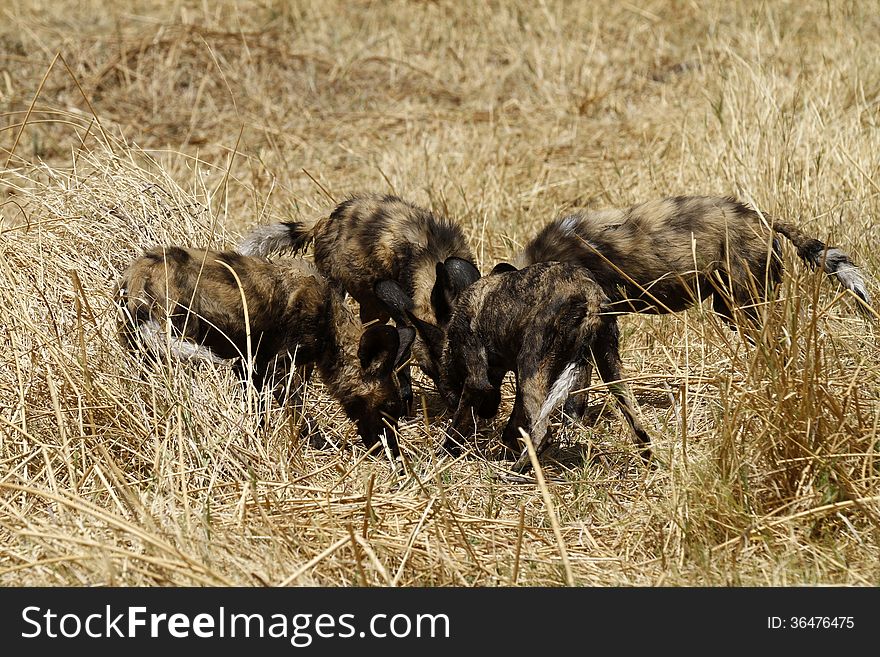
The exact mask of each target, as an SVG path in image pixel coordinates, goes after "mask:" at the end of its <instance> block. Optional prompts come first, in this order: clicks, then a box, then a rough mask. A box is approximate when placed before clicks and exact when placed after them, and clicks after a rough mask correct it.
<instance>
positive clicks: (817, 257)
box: [773, 222, 876, 315]
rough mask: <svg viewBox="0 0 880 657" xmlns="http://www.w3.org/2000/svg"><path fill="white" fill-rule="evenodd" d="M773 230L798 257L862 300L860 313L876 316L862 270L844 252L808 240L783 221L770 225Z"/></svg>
mask: <svg viewBox="0 0 880 657" xmlns="http://www.w3.org/2000/svg"><path fill="white" fill-rule="evenodd" d="M773 230H775V231H776V232H777V233H779V234H780V235H782V236H783V237H785V238H786V239H788V240H789V241H790V242H791V243H792V244H793V245H794V246H795V248H796V249H797V253H798V256H800V258H801V259H802V260H803V261H804V262H806V263H807V264H808V265H810V266H811V267H813V268H816V267H819V266H821V267H822V268H823V269H824V271H825V273H826V274H828V275H829V276H834V277H835V278H837V280H838V281H840V284H841V285H843V287H845V288H846V289H847V290H849V291H850V292H852V293H853V294H854V295H855V296H856V298H857V299H859V301H861V303H860V304H858V306H859V310H860V311H861V312H863V313H866V314H870V315H876V313H874V312H873V309H872V308H871V295H870V294H868V288H867V286H866V285H865V279H864V278H862V272H861V270H860V269H859V268H858V267H857V266H856V265H855V264H854V263H853V262H852V260H850V259H849V256H848V255H846V254H845V253H844V252H843V251H841V250H840V249H838V248H836V247H828V246H826V245H825V244H824V243H823V242H820V241H819V240H817V239H815V238H812V237H808V236H807V235H806V234H805V233H804V232H803V231H802V230H800V229H799V228H798V227H797V226H794V225H792V224H788V223H784V222H776V223H774V224H773Z"/></svg>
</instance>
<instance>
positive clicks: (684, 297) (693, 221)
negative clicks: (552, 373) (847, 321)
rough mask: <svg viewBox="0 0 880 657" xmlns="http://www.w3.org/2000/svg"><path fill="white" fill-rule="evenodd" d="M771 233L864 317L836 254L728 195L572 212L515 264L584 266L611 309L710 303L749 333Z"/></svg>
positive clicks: (773, 252) (578, 405)
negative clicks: (850, 298) (847, 294)
mask: <svg viewBox="0 0 880 657" xmlns="http://www.w3.org/2000/svg"><path fill="white" fill-rule="evenodd" d="M777 234H779V235H782V236H783V237H785V238H787V239H788V240H789V241H791V242H792V244H793V245H794V246H795V248H796V249H797V253H798V255H799V256H800V257H801V259H803V260H804V261H805V262H806V263H808V264H809V265H810V266H812V267H821V268H822V269H823V270H824V271H825V272H826V273H827V274H829V275H833V276H835V277H836V278H837V280H838V281H839V282H840V283H841V284H842V285H843V287H845V288H846V289H847V290H850V291H851V292H852V293H853V294H854V295H855V297H856V299H857V302H858V304H859V309H860V310H862V311H866V312H872V311H871V310H870V303H871V300H870V296H869V294H868V290H867V288H866V286H865V282H864V280H863V279H862V275H861V273H860V272H859V269H858V268H857V267H856V266H855V265H854V264H853V263H852V261H851V260H850V259H849V257H848V256H847V255H846V254H845V253H843V252H842V251H841V250H840V249H838V248H833V247H831V248H829V247H827V246H826V245H825V244H823V243H822V242H820V241H819V240H817V239H813V238H810V237H807V236H806V235H805V234H804V233H803V232H802V231H801V230H800V229H799V228H797V227H796V226H794V225H792V224H790V223H785V222H781V221H774V220H772V219H770V218H768V217H766V216H764V217H762V216H761V215H760V214H759V213H758V212H756V211H755V210H754V209H752V208H750V207H749V206H748V205H746V204H745V203H742V202H740V201H737V200H736V199H733V198H723V197H714V196H676V197H672V198H665V199H661V200H654V201H648V202H646V203H640V204H638V205H634V206H632V207H629V208H625V209H609V210H599V211H592V212H590V211H580V212H575V213H573V214H569V215H566V216H562V217H559V218H557V219H555V220H554V221H552V222H550V223H549V224H547V225H546V226H544V228H543V229H542V230H541V231H540V232H539V233H538V234H537V235H536V236H535V237H534V238H533V239H532V240H531V241H530V242H529V243H528V244H527V245H526V246H525V248H524V249H523V251H522V253H521V254H520V255H519V257H518V258H517V259H516V260H515V262H516V264H517V265H518V266H526V265H530V264H533V263H536V262H545V261H561V262H570V263H575V264H578V265H581V266H583V267H586V268H587V269H589V270H590V271H591V272H592V273H593V277H594V278H595V279H596V281H597V282H598V283H599V285H600V286H601V287H602V289H603V290H604V291H605V294H607V295H608V297H609V298H610V299H611V301H612V306H611V309H612V310H613V311H614V312H618V313H627V312H638V313H658V314H663V313H671V312H678V311H681V310H685V309H686V308H688V307H690V306H692V305H693V304H695V303H697V302H699V301H702V300H704V299H706V298H708V297H710V296H711V297H712V306H713V308H714V309H715V311H716V312H717V313H718V314H720V315H721V316H722V317H723V318H724V319H725V320H726V321H727V323H728V324H729V325H730V326H731V327H733V328H736V326H737V325H736V321H737V319H736V318H737V317H739V318H740V319H745V320H746V322H747V323H749V324H751V325H752V326H758V325H759V323H760V313H759V307H760V305H761V304H762V303H764V302H766V301H767V300H768V296H769V292H770V290H771V289H772V288H773V286H775V285H776V284H777V283H779V281H780V280H781V278H782V270H783V266H782V258H781V248H780V243H779V239H778V237H777ZM735 309H737V310H739V311H741V314H740V315H736V314H735V312H734V311H735ZM581 376H582V378H581V380H580V381H579V382H578V384H577V386H576V387H577V388H578V389H580V388H586V387H588V386H589V371H584V372H582V375H581ZM585 409H586V396H585V395H584V396H582V397H581V398H580V399H571V400H569V401H568V402H567V404H566V412H567V414H569V415H570V416H573V417H579V416H581V415H583V413H584V410H585Z"/></svg>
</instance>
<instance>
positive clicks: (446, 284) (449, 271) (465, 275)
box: [431, 256, 480, 326]
mask: <svg viewBox="0 0 880 657" xmlns="http://www.w3.org/2000/svg"><path fill="white" fill-rule="evenodd" d="M436 273H437V280H436V282H435V283H434V289H433V290H431V305H432V306H433V307H434V314H435V315H436V317H437V323H438V324H440V325H441V326H442V325H443V324H446V323H447V322H448V321H449V318H450V317H451V316H452V306H453V305H454V304H455V300H456V299H458V295H460V294H461V293H462V292H463V291H464V289H465V288H466V287H467V286H468V285H470V284H471V283H474V282H475V281H477V280H479V278H480V270H479V269H477V268H476V267H474V266H473V265H472V264H471V263H469V262H468V261H467V260H463V259H462V258H456V257H454V256H453V257H450V258H446V261H445V262H443V263H440V262H438V263H437V266H436Z"/></svg>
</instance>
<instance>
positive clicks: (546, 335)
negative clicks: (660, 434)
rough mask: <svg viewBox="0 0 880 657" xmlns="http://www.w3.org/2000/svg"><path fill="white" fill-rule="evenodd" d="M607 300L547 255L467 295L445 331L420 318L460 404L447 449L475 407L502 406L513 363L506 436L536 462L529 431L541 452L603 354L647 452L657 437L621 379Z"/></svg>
mask: <svg viewBox="0 0 880 657" xmlns="http://www.w3.org/2000/svg"><path fill="white" fill-rule="evenodd" d="M607 304H608V298H607V296H606V295H605V293H604V292H602V289H601V288H600V287H599V285H598V284H597V283H596V282H595V280H593V278H592V276H591V275H590V272H589V271H587V270H586V269H584V268H582V267H578V266H576V265H571V264H564V263H541V264H536V265H533V266H531V267H527V268H525V269H523V270H520V271H516V270H513V268H512V267H510V266H509V265H507V266H501V267H496V269H495V270H493V273H492V274H491V275H490V276H487V277H485V278H482V279H481V280H479V281H477V282H476V283H474V284H473V285H471V286H470V287H468V288H467V289H466V290H465V291H464V292H463V293H462V294H461V296H460V297H459V299H458V303H457V304H456V306H455V309H454V311H453V313H452V318H451V320H450V322H449V325H448V326H447V327H446V330H445V331H441V330H440V329H439V328H437V327H435V326H432V325H430V324H427V323H425V322H421V321H418V320H415V325H416V329H417V330H418V331H419V332H420V333H421V334H422V337H423V338H424V339H425V340H426V342H427V343H428V345H429V346H430V347H431V348H432V349H433V350H434V351H435V355H434V359H435V360H437V359H439V361H440V371H439V380H440V392H441V394H442V395H443V397H444V399H445V401H446V403H447V404H448V405H449V407H450V408H452V409H455V413H454V415H453V419H452V423H451V427H450V434H449V436H448V437H447V440H446V442H445V445H444V446H445V447H446V449H448V450H450V451H456V450H457V443H456V441H457V439H458V436H459V435H469V434H471V433H472V430H473V425H472V423H471V418H472V412H473V411H476V413H477V415H478V416H480V417H483V418H489V417H492V416H494V415H495V414H496V413H497V412H498V406H499V403H500V400H501V391H500V387H501V382H502V379H503V378H504V375H505V374H506V373H507V372H509V371H513V372H514V374H515V376H516V401H515V403H514V408H513V411H512V413H511V415H510V419H509V420H508V422H507V426H506V427H505V428H504V431H503V433H502V436H501V439H502V441H503V443H504V444H505V446H507V448H508V449H509V450H512V451H514V452H515V453H517V454H519V455H520V458H519V460H518V461H517V464H516V466H515V467H516V469H519V470H522V469H525V468H527V467H528V466H529V459H528V453H527V451H521V450H520V447H519V437H520V429H522V430H524V431H525V432H526V433H528V434H529V436H530V437H531V438H532V440H533V441H534V442H535V449H536V451H537V452H539V453H540V451H541V450H542V449H543V447H545V446H546V444H547V443H548V441H549V440H550V437H551V432H550V429H549V415H550V412H551V411H552V410H553V408H554V407H555V406H557V405H559V404H561V403H562V401H563V400H564V399H565V398H566V396H567V395H568V393H569V391H570V389H571V386H572V385H573V383H574V382H575V381H576V380H577V379H578V377H579V375H580V373H581V372H582V371H583V370H585V369H589V368H590V367H591V366H592V363H594V362H595V364H596V366H597V368H598V370H599V373H600V375H601V376H602V379H603V380H604V381H605V382H606V383H608V384H609V387H610V388H611V390H612V392H613V393H614V395H615V397H616V398H617V401H618V403H619V405H620V409H621V411H622V412H623V413H624V415H625V416H626V419H627V421H628V422H629V425H630V428H631V429H632V432H633V434H634V435H635V439H636V442H637V443H638V445H639V446H640V447H641V448H644V449H645V453H647V445H648V442H649V438H648V434H647V433H646V432H645V430H644V428H643V427H642V426H641V424H640V422H639V420H638V418H637V416H636V405H635V401H634V398H633V395H632V393H631V391H630V389H629V387H628V386H627V385H626V384H623V383H615V382H616V381H619V379H620V378H621V376H620V369H621V363H620V355H619V352H618V330H617V322H616V317H615V315H613V314H609V313H607V312H606V309H607V308H606V307H607ZM438 354H439V356H438Z"/></svg>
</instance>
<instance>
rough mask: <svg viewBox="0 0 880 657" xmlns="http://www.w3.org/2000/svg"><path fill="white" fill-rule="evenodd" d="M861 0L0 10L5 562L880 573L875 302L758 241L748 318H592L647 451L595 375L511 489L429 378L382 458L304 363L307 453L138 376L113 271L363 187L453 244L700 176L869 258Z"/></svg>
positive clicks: (872, 252) (200, 569)
mask: <svg viewBox="0 0 880 657" xmlns="http://www.w3.org/2000/svg"><path fill="white" fill-rule="evenodd" d="M123 5H124V6H123ZM877 9H878V8H877V5H876V3H870V2H868V3H826V2H797V3H795V2H791V3H789V2H771V3H757V2H756V3H751V2H737V3H728V2H717V3H713V2H709V3H699V6H698V3H692V2H684V1H680V2H679V1H673V0H670V1H664V2H660V1H654V2H645V3H639V5H638V6H636V4H635V3H619V2H611V1H608V2H605V1H601V2H583V3H561V2H553V1H552V0H548V1H546V2H543V1H542V2H536V3H533V2H525V1H523V2H511V3H459V2H452V1H451V0H450V1H439V2H392V3H372V2H354V3H348V2H346V3H342V2H340V3H336V2H313V3H307V2H298V3H287V2H280V1H278V2H273V1H272V0H263V1H260V2H240V3H229V2H220V3H200V2H191V1H189V0H183V1H179V2H166V3H155V2H150V3H147V2H139V1H137V0H131V1H130V2H127V3H112V4H108V3H105V2H102V1H99V0H91V2H88V1H87V2H58V1H56V0H51V1H50V0H29V1H28V2H21V3H16V4H15V5H14V6H12V7H6V6H4V7H3V8H0V17H2V19H0V112H2V118H0V158H2V159H0V163H5V168H4V170H3V171H2V174H0V176H2V177H0V221H2V223H0V230H2V237H0V266H2V285H0V296H2V298H0V306H2V309H0V331H2V336H3V340H4V343H5V344H6V345H8V346H7V347H6V348H5V349H4V350H3V353H2V356H0V372H2V376H0V489H2V493H0V583H2V584H5V585H93V584H113V585H119V584H126V585H190V584H195V585H199V584H217V585H224V584H243V585H263V584H295V585H303V584H321V585H346V586H349V585H351V586H357V585H389V584H390V585H400V586H411V585H431V586H445V585H466V586H493V585H507V584H519V585H538V586H545V585H547V586H555V585H562V584H565V583H566V581H567V580H568V579H569V578H571V579H572V580H573V581H574V582H575V583H576V584H577V585H661V584H662V585H674V586H686V585H710V586H719V585H758V586H770V585H792V584H813V583H821V584H852V585H872V586H876V585H878V584H880V565H878V564H880V558H878V557H880V453H878V433H877V427H878V424H880V399H878V390H880V350H878V347H877V337H876V333H875V329H874V327H873V326H871V325H868V324H867V323H865V322H864V321H863V320H862V319H860V318H859V317H858V316H857V314H856V313H855V311H854V306H853V304H852V303H851V302H850V301H849V300H848V299H845V298H838V290H837V289H836V287H835V285H832V284H831V283H829V282H828V281H826V280H824V278H823V277H822V276H821V275H816V274H812V273H809V272H804V271H803V269H802V268H801V267H800V265H799V264H798V263H797V262H796V261H795V260H796V259H795V258H794V257H793V256H792V254H791V253H790V252H788V253H787V259H788V263H787V264H788V265H789V267H788V275H787V277H786V283H785V285H784V286H782V289H780V290H779V300H778V302H777V303H776V304H774V306H773V308H772V309H771V311H770V318H769V320H768V325H767V331H766V334H765V335H764V336H763V338H762V339H761V340H759V343H758V345H757V346H756V347H750V346H748V345H747V344H745V343H744V342H743V340H742V338H741V336H739V335H737V334H736V333H732V332H731V331H729V330H728V329H727V328H726V327H725V326H723V324H722V323H721V322H719V320H718V319H717V318H716V317H714V316H713V315H712V314H711V313H710V312H708V311H707V310H702V311H701V310H700V309H695V310H693V311H690V312H688V313H683V314H680V315H676V316H671V317H653V318H652V317H628V318H626V319H624V320H623V321H622V322H621V323H622V327H623V332H624V340H623V348H624V359H625V364H626V367H627V370H628V372H629V373H630V375H631V376H632V377H633V378H634V379H636V385H637V394H638V396H639V397H640V400H641V402H642V407H643V409H644V415H645V419H646V421H647V424H648V427H649V430H650V431H651V432H652V434H653V435H654V436H655V437H656V445H657V449H656V452H657V454H658V461H659V463H658V466H657V467H656V468H653V469H645V468H643V467H641V466H640V465H639V463H638V460H637V459H636V458H635V456H634V454H633V453H632V452H631V451H630V449H629V447H628V444H627V442H628V439H627V433H626V429H625V424H624V423H623V421H622V419H621V418H620V417H619V416H618V415H617V413H616V411H613V410H610V407H609V410H608V412H604V411H605V409H604V404H605V403H606V398H607V395H606V394H605V393H604V392H602V391H600V390H597V392H596V393H594V394H593V396H592V401H593V403H594V404H595V405H596V409H595V410H596V412H595V413H594V414H593V415H594V418H593V419H594V421H593V422H591V423H590V424H589V426H585V427H582V428H578V429H577V430H570V431H568V432H567V433H566V435H564V436H562V435H560V437H559V438H560V440H559V444H558V448H557V449H555V450H554V451H553V452H552V453H551V454H550V455H549V458H547V459H545V460H544V461H543V479H544V482H543V483H542V485H540V486H539V485H538V482H536V481H535V480H534V479H529V480H526V481H523V482H521V483H511V482H510V481H509V480H506V479H505V478H504V476H503V475H504V473H505V469H506V467H507V466H509V465H510V464H509V463H507V462H503V461H498V460H495V459H493V458H492V448H493V446H494V442H493V440H492V437H493V434H492V428H490V430H488V431H487V432H486V434H485V435H484V436H483V437H482V438H481V440H480V441H479V444H478V446H477V448H475V450H474V453H472V454H468V455H466V456H465V457H464V458H461V459H458V460H451V459H449V458H448V457H447V458H444V459H438V457H436V456H435V455H434V447H435V446H436V445H437V444H438V442H439V438H440V432H441V430H442V428H443V426H444V421H445V419H446V416H444V415H443V414H442V412H441V410H440V408H439V405H438V400H437V398H436V396H435V395H434V394H433V392H432V390H431V389H430V388H429V387H428V386H425V387H424V388H423V389H422V390H421V391H422V392H423V393H424V414H423V416H422V417H420V418H418V419H416V420H413V421H412V422H410V423H409V424H408V425H406V426H405V427H404V428H403V430H402V444H403V446H404V455H405V458H406V464H407V475H406V476H403V477H398V476H397V475H396V474H395V473H394V471H393V470H392V468H390V467H389V464H388V462H387V461H386V460H384V459H382V458H374V457H372V456H368V455H365V454H364V451H363V449H362V448H361V446H360V443H359V441H358V439H357V436H356V433H355V430H354V427H353V426H352V425H351V424H350V423H349V422H348V421H346V420H345V419H344V415H343V414H342V412H341V409H339V407H338V406H337V405H336V404H335V403H334V402H333V401H332V400H330V398H329V397H327V396H326V394H325V393H324V391H323V389H322V387H321V385H320V383H319V382H316V383H315V384H314V385H313V386H312V389H311V390H310V391H308V393H307V395H306V399H307V403H309V404H310V405H311V406H313V407H314V408H315V409H317V414H318V416H319V417H320V418H321V419H322V420H323V423H324V425H325V426H326V427H327V433H328V434H329V436H330V437H331V438H332V441H333V443H334V444H333V445H332V446H331V447H330V448H329V449H327V450H316V449H313V448H310V447H308V446H307V445H304V444H303V443H302V441H300V440H299V439H298V437H297V436H296V435H295V433H292V432H291V427H290V426H289V423H288V422H287V420H286V416H285V414H284V413H283V412H282V411H281V410H279V409H277V408H274V409H272V410H271V411H269V413H270V417H269V418H268V420H269V421H268V423H267V426H269V427H270V428H269V430H268V431H264V430H261V429H260V418H259V412H258V411H257V409H255V408H254V406H253V400H252V399H249V398H248V396H247V395H246V394H244V392H243V390H242V388H241V387H240V386H239V385H238V384H237V383H236V382H235V381H234V377H233V376H232V374H231V372H230V371H228V370H227V369H226V368H223V367H217V368H212V367H210V366H205V367H183V366H181V367H179V368H175V369H173V370H171V371H165V372H151V371H141V370H140V369H139V366H138V365H137V364H136V363H135V362H134V361H133V360H132V359H130V358H128V357H127V356H126V354H124V353H123V352H122V350H121V348H120V347H119V346H118V345H117V343H116V341H115V334H114V327H115V316H114V314H113V308H112V303H111V298H110V289H111V287H112V283H113V282H114V280H115V278H116V276H117V275H118V273H119V272H120V271H121V269H122V268H123V267H124V265H125V264H126V263H127V262H128V261H129V260H130V259H131V258H132V257H134V256H135V255H136V254H137V253H138V252H139V251H140V250H141V249H143V248H144V247H147V246H149V245H151V244H154V243H180V244H187V245H198V246H207V245H212V246H222V245H229V244H232V243H234V241H235V239H236V238H237V237H238V236H239V235H240V234H241V232H242V231H244V230H246V229H247V228H249V227H251V226H253V225H254V224H257V223H264V222H269V221H273V220H280V219H284V218H287V217H297V216H300V215H302V214H311V213H314V212H315V211H323V210H325V209H326V208H328V207H330V205H331V200H330V198H328V196H329V197H332V198H333V199H337V200H338V199H340V198H342V197H343V196H345V195H346V194H347V193H349V192H352V191H358V190H365V191H369V190H378V191H382V190H393V191H395V192H397V193H399V194H401V195H403V196H405V197H407V198H409V199H412V200H413V201H415V202H418V203H421V204H424V205H428V206H430V207H432V208H434V209H435V210H437V211H440V212H444V213H447V214H448V215H449V216H451V217H453V218H455V219H457V220H458V221H460V222H461V223H462V224H463V225H464V226H465V228H466V230H467V233H468V236H469V237H470V238H471V239H472V241H473V245H474V247H475V249H476V251H477V254H478V258H479V261H480V265H481V267H482V268H483V269H484V270H485V269H488V268H489V267H491V266H492V264H494V263H495V262H496V261H497V260H500V259H504V258H509V257H511V256H512V254H513V253H514V252H515V250H516V248H517V246H518V245H519V244H521V243H522V242H523V241H524V240H525V239H527V238H528V237H529V236H530V235H531V234H533V233H534V232H535V231H536V230H537V228H538V227H539V226H540V225H542V224H543V223H544V222H545V221H547V220H549V219H550V218H551V217H552V216H554V215H555V214H556V213H558V212H560V211H562V210H564V209H566V208H569V207H572V206H576V205H577V206H590V207H606V206H611V205H623V204H629V203H632V202H636V201H639V200H645V199H649V198H654V197H658V196H662V195H666V194H680V193H722V194H726V193H733V194H737V195H739V196H741V197H742V198H744V199H746V200H749V201H752V202H754V203H755V204H756V205H757V206H759V207H761V208H762V209H764V210H765V211H768V212H771V213H773V214H775V215H777V216H780V217H785V218H790V219H795V220H797V221H798V222H800V223H802V224H803V225H804V226H805V227H806V228H807V229H808V230H809V232H811V233H814V234H815V235H817V236H819V237H823V238H828V240H829V241H830V242H832V243H834V244H837V245H839V246H841V247H843V248H844V249H845V250H847V251H848V252H850V253H851V254H852V255H853V257H854V258H855V259H856V260H857V261H858V262H860V263H862V264H863V265H864V267H865V269H866V271H867V273H868V274H870V275H876V272H878V270H880V259H878V256H877V245H878V244H880V235H878V227H877V224H876V223H875V221H874V218H875V217H876V216H877V215H878V211H880V193H878V192H880V186H878V184H880V159H878V153H880V42H878V41H877V39H876V34H877V33H878V29H880V12H878V11H877ZM59 53H60V57H58V58H57V59H56V58H55V57H56V54H59ZM53 62H54V64H53ZM873 292H874V294H875V295H877V294H878V292H880V290H878V289H877V287H876V286H873ZM508 402H509V399H508ZM500 421H501V420H499V422H500ZM499 422H496V423H495V424H494V425H493V428H494V430H496V431H497V430H498V429H499ZM547 502H550V503H549V504H548V503H547ZM551 520H552V522H551ZM554 523H555V524H556V525H557V526H556V527H554Z"/></svg>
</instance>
